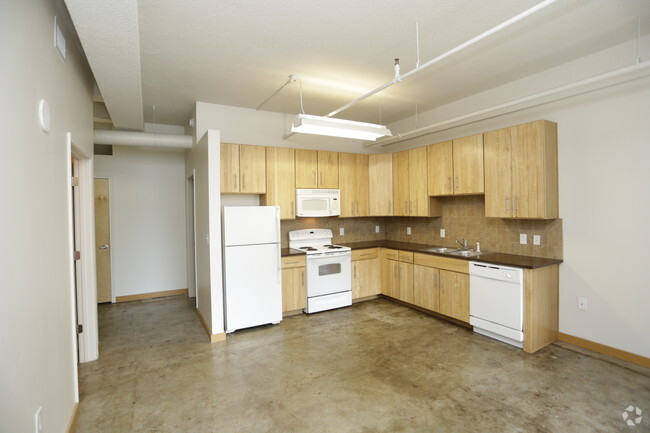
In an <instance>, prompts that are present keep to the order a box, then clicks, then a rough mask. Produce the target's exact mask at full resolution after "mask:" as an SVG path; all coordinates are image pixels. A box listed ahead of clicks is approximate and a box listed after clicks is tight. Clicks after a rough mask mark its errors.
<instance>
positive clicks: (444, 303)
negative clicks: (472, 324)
mask: <svg viewBox="0 0 650 433" xmlns="http://www.w3.org/2000/svg"><path fill="white" fill-rule="evenodd" d="M439 282H440V310H439V311H440V313H441V314H444V315H445V316H449V317H452V318H454V319H458V320H462V321H463V322H467V323H469V275H467V274H461V273H459V272H452V271H445V270H442V269H441V270H440V277H439Z"/></svg>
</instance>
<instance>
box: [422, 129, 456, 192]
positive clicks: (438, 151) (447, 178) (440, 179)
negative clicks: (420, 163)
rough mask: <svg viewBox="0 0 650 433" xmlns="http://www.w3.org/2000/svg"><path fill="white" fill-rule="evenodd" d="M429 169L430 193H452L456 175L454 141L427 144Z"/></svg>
mask: <svg viewBox="0 0 650 433" xmlns="http://www.w3.org/2000/svg"><path fill="white" fill-rule="evenodd" d="M427 165H428V168H427V171H428V176H427V177H428V190H429V195H434V196H438V195H452V194H453V193H454V191H453V176H454V157H453V151H452V142H451V141H443V142H442V143H436V144H431V145H429V146H427Z"/></svg>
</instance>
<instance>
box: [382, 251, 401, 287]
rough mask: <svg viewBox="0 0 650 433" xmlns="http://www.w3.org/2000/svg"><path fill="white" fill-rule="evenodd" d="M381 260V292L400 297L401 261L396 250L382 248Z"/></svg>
mask: <svg viewBox="0 0 650 433" xmlns="http://www.w3.org/2000/svg"><path fill="white" fill-rule="evenodd" d="M380 257H381V259H380V261H381V293H382V294H383V295H386V296H389V297H391V298H395V299H398V298H399V280H398V275H399V261H398V256H397V251H396V250H391V249H387V248H382V249H381V250H380Z"/></svg>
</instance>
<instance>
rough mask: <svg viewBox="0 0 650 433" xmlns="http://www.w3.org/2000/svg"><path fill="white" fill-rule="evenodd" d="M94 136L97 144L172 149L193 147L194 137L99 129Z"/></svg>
mask: <svg viewBox="0 0 650 433" xmlns="http://www.w3.org/2000/svg"><path fill="white" fill-rule="evenodd" d="M93 138H94V143H95V144H111V145H115V146H148V147H164V148H172V149H173V148H176V149H191V148H192V137H191V136H190V135H173V134H158V133H150V132H132V131H115V130H108V129H98V130H96V131H95V133H94V137H93Z"/></svg>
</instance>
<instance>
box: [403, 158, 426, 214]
mask: <svg viewBox="0 0 650 433" xmlns="http://www.w3.org/2000/svg"><path fill="white" fill-rule="evenodd" d="M408 155H409V215H411V216H429V194H428V193H427V148H426V147H418V148H417V149H411V150H409V151H408Z"/></svg>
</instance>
